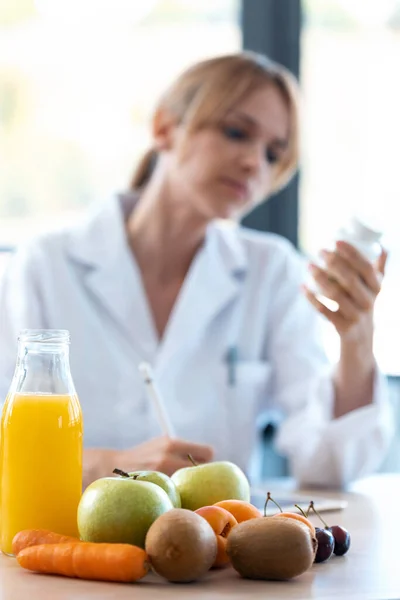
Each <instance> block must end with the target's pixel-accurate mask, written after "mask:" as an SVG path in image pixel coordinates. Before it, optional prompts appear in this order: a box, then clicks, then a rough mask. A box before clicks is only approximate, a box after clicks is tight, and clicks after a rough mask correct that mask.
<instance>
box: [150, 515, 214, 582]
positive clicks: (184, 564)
mask: <svg viewBox="0 0 400 600" xmlns="http://www.w3.org/2000/svg"><path fill="white" fill-rule="evenodd" d="M145 548H146V552H147V554H148V556H149V559H150V563H151V565H152V568H153V570H154V571H155V572H156V573H158V575H161V577H164V578H165V579H167V580H168V581H172V582H175V583H178V582H190V581H196V580H197V579H200V577H202V576H203V575H205V573H207V571H208V570H209V569H210V568H211V567H212V565H213V563H214V561H215V558H216V555H217V538H216V535H215V533H214V531H213V529H212V527H211V525H210V524H209V523H208V522H207V521H206V520H205V519H204V518H203V517H201V516H200V515H198V514H196V513H194V512H192V511H191V510H186V509H184V508H175V509H172V510H169V511H168V512H166V513H164V514H163V515H161V516H160V517H158V519H156V521H154V523H153V524H152V525H151V527H150V529H149V530H148V532H147V535H146V542H145Z"/></svg>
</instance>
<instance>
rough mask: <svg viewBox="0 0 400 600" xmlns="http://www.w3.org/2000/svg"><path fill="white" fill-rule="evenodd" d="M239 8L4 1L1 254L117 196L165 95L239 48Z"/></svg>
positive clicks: (199, 0) (131, 1)
mask: <svg viewBox="0 0 400 600" xmlns="http://www.w3.org/2000/svg"><path fill="white" fill-rule="evenodd" d="M239 9H240V6H239V0H145V1H142V2H140V1H138V0H36V1H35V0H3V1H2V2H1V4H0V164H1V168H0V246H1V247H2V248H4V247H6V246H9V245H10V246H14V245H16V244H18V243H19V242H20V241H23V240H24V239H25V238H26V237H27V236H30V235H31V234H35V233H37V232H39V231H41V230H43V229H47V228H49V227H53V226H56V225H58V224H59V223H63V224H65V223H68V222H69V221H72V220H74V219H76V218H77V216H78V215H79V214H80V212H81V211H82V210H83V209H84V208H85V207H86V206H87V205H89V204H90V203H92V202H95V201H98V200H101V199H103V198H105V197H106V196H107V195H109V194H111V193H113V192H115V191H119V190H121V189H125V188H126V186H127V184H128V182H129V179H130V176H131V172H132V170H133V166H134V164H135V161H136V159H137V158H138V157H139V155H140V154H141V153H142V152H143V151H145V150H146V149H147V147H148V144H149V133H148V125H149V116H150V114H151V110H152V108H153V106H154V103H155V101H156V99H157V98H158V95H159V93H160V92H161V91H162V89H163V88H164V87H165V86H166V85H167V84H168V83H169V82H170V80H171V79H172V78H173V77H174V76H175V75H176V74H178V72H179V71H180V70H182V69H183V68H185V67H186V66H188V65H189V64H190V63H192V62H194V61H195V60H197V59H200V58H206V57H208V56H212V55H215V54H219V53H220V54H222V53H225V52H230V51H236V50H239V49H240V47H241V31H240V24H239Z"/></svg>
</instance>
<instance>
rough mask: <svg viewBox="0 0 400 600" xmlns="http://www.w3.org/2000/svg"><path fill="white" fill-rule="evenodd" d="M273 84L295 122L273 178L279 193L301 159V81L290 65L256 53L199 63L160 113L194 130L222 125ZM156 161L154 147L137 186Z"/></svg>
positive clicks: (179, 82) (137, 175) (182, 77)
mask: <svg viewBox="0 0 400 600" xmlns="http://www.w3.org/2000/svg"><path fill="white" fill-rule="evenodd" d="M271 83H272V84H274V85H276V86H277V87H278V88H279V90H280V91H281V93H282V94H283V96H284V98H285V100H286V101H287V104H288V109H289V121H290V131H289V140H288V150H287V152H286V153H285V155H284V159H283V160H282V161H281V163H280V164H279V171H278V172H277V175H276V178H275V180H274V181H273V186H272V190H271V193H274V192H276V191H277V190H279V189H280V188H282V187H283V186H284V185H286V183H287V182H288V181H289V180H290V179H291V177H292V176H293V174H294V172H295V171H296V168H297V164H298V158H299V125H298V110H299V108H298V104H299V102H298V98H299V92H298V84H297V81H296V79H295V77H294V76H293V75H292V74H291V73H290V72H289V71H288V70H287V69H286V68H285V67H283V66H281V65H279V64H277V63H275V62H273V61H272V60H270V59H269V58H267V57H266V56H264V55H262V54H256V53H254V52H241V53H238V54H229V55H225V56H220V57H217V58H211V59H208V60H204V61H201V62H198V63H196V64H195V65H193V66H192V67H190V68H188V69H187V70H186V71H184V72H183V73H182V74H181V75H180V76H179V77H178V78H177V79H176V80H175V82H174V83H173V84H172V85H171V86H170V87H169V88H168V89H167V90H166V92H165V93H164V94H163V95H162V97H161V98H160V101H159V102H158V105H157V106H156V112H157V111H159V110H165V111H166V112H167V113H168V114H170V115H171V116H172V117H173V118H175V119H176V122H177V124H184V125H185V127H186V128H187V133H188V135H189V134H190V133H194V132H195V131H198V130H199V129H201V128H202V127H204V126H205V125H212V124H217V123H218V122H220V121H221V119H222V118H223V117H224V116H225V115H226V113H227V112H228V111H229V110H230V109H231V108H232V107H233V106H235V105H237V104H238V103H239V102H240V101H241V100H243V98H245V97H246V96H247V95H249V94H251V93H252V92H254V91H255V90H257V89H259V88H260V87H262V86H264V85H266V84H271ZM156 161H157V151H156V150H154V149H150V150H148V151H147V152H146V153H145V154H144V156H143V157H142V159H141V160H140V161H139V163H138V165H137V167H136V170H135V172H134V175H133V178H132V181H131V189H133V190H136V189H138V188H141V187H143V186H144V185H145V184H146V183H147V182H148V181H149V179H150V177H151V174H152V172H153V169H154V167H155V163H156Z"/></svg>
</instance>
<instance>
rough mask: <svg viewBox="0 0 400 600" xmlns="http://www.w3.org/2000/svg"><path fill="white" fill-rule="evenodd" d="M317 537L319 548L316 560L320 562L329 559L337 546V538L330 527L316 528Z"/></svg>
mask: <svg viewBox="0 0 400 600" xmlns="http://www.w3.org/2000/svg"><path fill="white" fill-rule="evenodd" d="M315 537H316V538H317V542H318V548H317V553H316V555H315V559H314V562H316V563H320V562H324V561H325V560H328V558H330V557H331V556H332V554H333V549H334V547H335V538H334V537H333V534H332V533H331V532H330V531H329V529H321V527H316V528H315Z"/></svg>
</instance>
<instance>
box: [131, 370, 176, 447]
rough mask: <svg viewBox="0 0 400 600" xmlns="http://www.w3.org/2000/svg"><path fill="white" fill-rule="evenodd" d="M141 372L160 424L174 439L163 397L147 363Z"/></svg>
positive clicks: (166, 433) (165, 432)
mask: <svg viewBox="0 0 400 600" xmlns="http://www.w3.org/2000/svg"><path fill="white" fill-rule="evenodd" d="M139 371H140V373H141V374H142V377H143V381H144V384H145V386H146V391H147V395H148V398H149V400H150V401H151V402H152V403H153V406H154V408H155V409H156V413H157V418H158V422H159V424H160V427H161V429H162V432H163V433H164V435H166V436H168V437H171V438H172V437H174V431H173V428H172V425H171V422H170V420H169V417H168V414H167V411H166V408H165V405H164V402H163V399H162V396H161V394H160V391H159V389H158V388H157V386H156V383H155V381H154V377H153V372H152V369H151V367H150V365H149V364H148V363H146V362H141V363H140V365H139Z"/></svg>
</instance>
